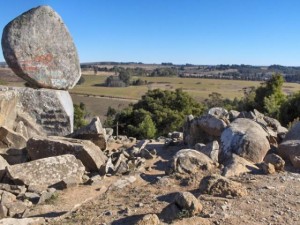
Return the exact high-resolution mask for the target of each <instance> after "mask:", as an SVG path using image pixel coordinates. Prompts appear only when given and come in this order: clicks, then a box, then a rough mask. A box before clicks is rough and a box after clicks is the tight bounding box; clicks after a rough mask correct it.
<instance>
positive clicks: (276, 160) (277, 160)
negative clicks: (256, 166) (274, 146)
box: [264, 153, 285, 171]
mask: <svg viewBox="0 0 300 225" xmlns="http://www.w3.org/2000/svg"><path fill="white" fill-rule="evenodd" d="M264 162H266V163H271V164H272V165H273V166H274V167H275V170H276V171H283V170H284V165H285V161H284V160H283V159H282V158H281V157H280V156H279V155H276V154H274V153H272V154H268V155H266V156H265V158H264Z"/></svg>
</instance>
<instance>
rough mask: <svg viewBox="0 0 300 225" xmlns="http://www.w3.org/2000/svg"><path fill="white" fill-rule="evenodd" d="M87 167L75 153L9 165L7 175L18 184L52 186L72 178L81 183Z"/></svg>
mask: <svg viewBox="0 0 300 225" xmlns="http://www.w3.org/2000/svg"><path fill="white" fill-rule="evenodd" d="M84 171H85V168H84V166H83V165H82V163H81V161H80V160H78V159H76V158H75V156H73V155H62V156H55V157H49V158H44V159H39V160H34V161H31V162H27V163H22V164H16V165H13V166H8V167H7V174H6V175H7V176H8V178H9V179H11V180H12V181H13V182H14V183H15V184H17V185H26V186H29V185H36V186H52V185H55V184H57V183H59V182H62V181H63V180H67V179H68V180H70V179H72V180H73V181H74V182H77V183H80V182H81V181H82V176H83V174H84Z"/></svg>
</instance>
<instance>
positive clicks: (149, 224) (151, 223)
mask: <svg viewBox="0 0 300 225" xmlns="http://www.w3.org/2000/svg"><path fill="white" fill-rule="evenodd" d="M159 224H160V221H159V218H158V216H157V215H156V214H148V215H145V216H144V217H143V218H142V219H141V220H139V221H138V222H137V223H136V225H159Z"/></svg>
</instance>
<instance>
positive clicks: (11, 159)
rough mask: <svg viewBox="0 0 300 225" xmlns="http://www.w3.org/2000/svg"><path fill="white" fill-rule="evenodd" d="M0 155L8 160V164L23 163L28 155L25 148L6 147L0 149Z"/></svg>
mask: <svg viewBox="0 0 300 225" xmlns="http://www.w3.org/2000/svg"><path fill="white" fill-rule="evenodd" d="M0 155H1V156H2V157H3V158H4V159H5V160H6V161H7V162H8V164H10V165H14V164H19V163H24V162H27V161H28V155H27V151H26V149H25V148H23V149H16V148H7V149H0Z"/></svg>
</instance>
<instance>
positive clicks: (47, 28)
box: [2, 6, 81, 90]
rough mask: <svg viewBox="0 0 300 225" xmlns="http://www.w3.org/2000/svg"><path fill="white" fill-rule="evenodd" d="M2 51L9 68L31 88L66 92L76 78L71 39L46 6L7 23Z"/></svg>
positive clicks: (73, 46) (77, 73)
mask: <svg viewBox="0 0 300 225" xmlns="http://www.w3.org/2000/svg"><path fill="white" fill-rule="evenodd" d="M2 49H3V55H4V58H5V60H6V62H7V64H8V65H9V67H10V68H11V69H12V70H13V71H14V72H15V74H16V75H18V76H20V77H21V78H23V79H24V80H26V81H27V82H28V83H30V84H31V85H32V86H34V87H40V88H53V89H63V90H66V89H70V88H73V87H74V86H75V84H76V83H77V81H78V80H79V78H80V75H81V74H80V64H79V58H78V55H77V50H76V47H75V45H74V43H73V40H72V38H71V36H70V34H69V32H68V30H67V28H66V26H65V24H64V23H63V21H62V19H61V17H60V16H59V15H58V14H57V13H56V12H55V11H54V10H53V9H52V8H51V7H49V6H39V7H37V8H33V9H31V10H29V11H27V12H25V13H23V14H22V15H20V16H18V17H17V18H15V19H14V20H12V21H11V22H10V23H8V24H7V25H6V27H5V28H4V30H3V35H2Z"/></svg>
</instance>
